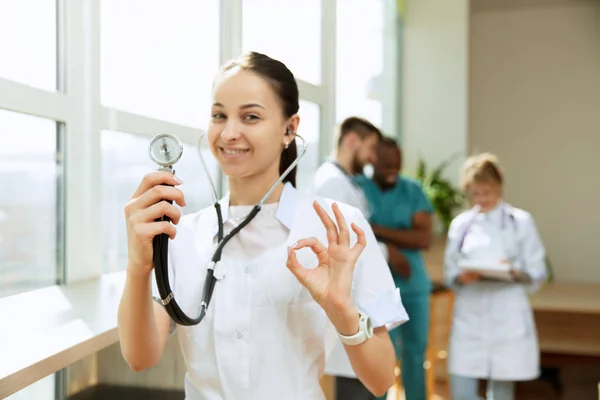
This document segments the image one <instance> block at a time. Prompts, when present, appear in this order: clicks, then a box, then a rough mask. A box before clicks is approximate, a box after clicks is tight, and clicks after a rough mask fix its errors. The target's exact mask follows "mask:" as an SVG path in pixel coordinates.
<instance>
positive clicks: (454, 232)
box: [444, 217, 463, 289]
mask: <svg viewBox="0 0 600 400" xmlns="http://www.w3.org/2000/svg"><path fill="white" fill-rule="evenodd" d="M462 219H463V218H460V217H456V218H454V219H453V220H452V222H451V223H450V227H449V229H448V237H447V240H446V248H445V250H444V282H445V283H446V285H447V286H449V287H451V288H454V289H456V288H458V287H459V286H460V284H459V283H458V281H457V278H458V275H460V267H459V266H458V245H459V242H460V235H461V229H462V225H463V223H462Z"/></svg>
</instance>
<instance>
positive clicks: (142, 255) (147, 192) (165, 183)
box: [125, 171, 185, 274]
mask: <svg viewBox="0 0 600 400" xmlns="http://www.w3.org/2000/svg"><path fill="white" fill-rule="evenodd" d="M180 184H181V181H180V180H179V179H178V178H177V177H176V176H175V175H173V174H172V173H169V172H164V171H157V172H152V173H150V174H148V175H146V176H145V177H144V179H142V182H141V183H140V185H139V186H138V188H137V189H136V191H135V192H134V193H133V195H132V196H131V199H130V201H129V202H128V203H127V205H126V206H125V219H126V222H127V247H128V251H129V266H128V268H132V269H133V270H134V271H136V272H143V273H148V274H150V273H151V272H152V268H153V261H152V254H153V246H152V240H153V238H154V237H155V236H156V235H159V234H161V233H165V234H167V235H169V237H170V238H171V239H173V238H174V237H175V234H176V229H175V226H173V224H175V225H177V223H178V222H179V219H180V217H181V211H179V209H177V207H175V206H174V205H173V204H172V202H176V203H177V204H179V205H180V206H181V207H184V206H185V200H184V198H183V192H182V191H181V190H179V189H178V188H176V187H175V186H177V185H180ZM165 215H166V216H167V217H169V218H170V219H171V222H172V223H173V224H171V222H169V221H167V220H164V221H157V220H159V219H162V217H163V216H165Z"/></svg>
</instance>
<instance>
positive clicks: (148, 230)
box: [119, 53, 407, 400]
mask: <svg viewBox="0 0 600 400" xmlns="http://www.w3.org/2000/svg"><path fill="white" fill-rule="evenodd" d="M298 108H299V95H298V87H297V85H296V81H295V79H294V76H293V75H292V73H291V72H290V71H289V70H288V69H287V68H286V67H285V65H284V64H282V63H280V62H279V61H276V60H273V59H271V58H269V57H267V56H265V55H262V54H258V53H248V54H246V55H245V56H243V57H241V58H240V59H238V60H236V61H233V62H230V63H228V64H226V65H225V66H224V67H223V69H222V71H221V72H220V74H219V75H218V76H217V78H216V80H215V82H214V87H213V105H212V111H211V121H210V124H209V128H208V142H209V145H210V148H211V151H212V152H213V154H214V156H215V157H216V159H217V161H218V162H219V164H220V165H221V167H222V169H223V172H224V174H225V175H227V177H228V180H229V188H230V192H229V194H228V195H227V196H226V197H225V198H223V199H222V200H221V202H220V204H221V206H222V210H223V220H224V221H225V234H228V233H229V232H230V231H231V230H232V229H233V228H234V227H236V226H237V225H239V223H240V221H241V220H243V219H244V217H245V216H246V215H247V214H248V212H249V211H250V210H251V209H252V207H253V206H254V205H255V204H256V203H258V202H259V200H260V199H261V198H262V197H263V196H264V195H265V193H267V191H268V189H269V187H270V186H271V185H272V184H273V183H274V182H275V181H276V180H277V178H278V177H279V176H280V174H281V173H282V171H285V170H286V169H287V167H288V166H289V165H291V162H292V161H293V160H294V159H295V157H296V152H297V150H296V144H295V141H294V135H295V132H296V131H297V129H298V125H299V116H298ZM180 183H181V182H180V181H179V180H178V179H177V178H176V177H174V176H173V175H171V174H169V173H164V172H156V173H151V174H149V175H148V176H146V177H145V178H144V179H143V180H142V182H141V184H140V185H139V187H138V189H137V190H136V191H135V193H134V194H133V196H132V198H131V201H130V202H129V203H128V205H127V206H126V210H125V211H126V216H127V226H128V245H129V265H128V267H127V280H126V285H125V290H124V293H123V297H122V300H121V304H120V308H119V337H120V342H121V349H122V353H123V356H124V358H125V359H126V361H127V362H128V363H129V365H130V366H131V367H132V368H133V369H134V370H143V369H145V368H148V367H150V366H152V365H154V364H156V363H157V362H158V361H159V360H160V358H161V354H162V351H163V348H164V346H165V343H166V340H167V337H168V336H169V333H170V332H171V331H173V329H175V330H176V332H177V335H178V338H179V342H180V344H181V350H182V353H183V356H184V359H185V363H186V366H187V374H186V379H185V391H186V398H187V399H188V400H225V399H231V400H245V399H248V400H259V399H260V400H275V399H277V400H279V399H282V400H283V399H285V400H295V399H296V400H313V399H316V400H318V399H323V398H324V395H323V392H322V390H321V388H320V385H319V379H320V377H321V375H322V374H323V369H324V366H325V362H326V359H327V356H328V353H329V350H330V349H331V347H332V346H333V344H334V343H336V341H337V340H338V337H339V338H341V339H342V341H343V342H344V343H345V350H346V352H347V354H348V357H349V358H350V360H351V363H352V366H353V368H354V370H355V372H356V374H357V376H358V377H359V378H360V379H361V381H362V382H363V383H364V384H365V386H367V387H368V388H369V389H370V390H371V391H372V392H373V393H374V394H376V395H382V394H383V393H385V391H386V390H387V389H388V388H389V387H390V386H391V385H392V384H393V381H394V364H395V357H394V350H393V346H392V344H391V341H390V338H389V335H388V333H387V330H386V325H387V326H388V327H390V328H391V327H393V326H397V325H398V324H400V323H402V322H404V321H406V320H407V316H406V312H405V310H404V308H403V306H402V302H401V299H400V295H399V292H398V291H397V290H396V288H395V286H394V282H393V280H392V277H391V274H390V272H389V268H388V266H387V263H386V261H385V260H384V258H383V256H382V254H381V252H380V250H379V247H378V246H377V242H376V240H375V236H374V235H373V232H372V230H371V229H370V227H369V224H368V222H367V221H366V220H365V218H364V216H363V215H362V213H360V211H358V210H357V209H356V208H353V207H350V206H348V205H346V204H343V203H339V205H336V204H335V203H334V202H332V201H331V200H327V199H317V198H314V197H311V196H309V195H304V194H302V193H300V192H299V191H296V189H295V172H294V173H292V174H290V175H289V176H288V177H287V178H286V179H285V181H284V183H282V184H280V185H279V186H278V187H277V188H276V190H275V191H274V192H273V194H272V196H271V197H270V198H269V199H268V200H267V202H266V203H265V204H264V205H263V207H262V209H261V211H260V212H259V213H258V214H257V216H256V217H255V218H254V219H253V220H252V221H251V222H250V223H249V224H248V225H247V226H246V227H245V228H244V229H242V230H241V232H240V233H239V234H237V235H236V236H234V237H233V239H231V241H229V242H228V243H227V245H226V246H225V247H224V251H223V255H222V261H221V262H220V263H219V264H218V266H217V268H215V271H214V274H215V277H217V279H218V281H217V282H216V285H215V289H214V296H213V299H212V301H211V302H210V305H209V307H208V311H207V314H206V317H205V318H204V320H202V322H201V323H200V324H198V325H195V326H182V325H177V326H176V327H174V326H173V325H172V323H171V321H170V318H169V315H168V314H167V312H166V311H165V310H164V309H163V308H162V306H161V305H160V304H158V303H157V302H153V301H152V294H153V293H154V294H155V296H158V293H157V290H156V284H155V283H153V278H152V238H153V237H154V236H155V235H157V234H159V233H167V234H168V235H169V236H170V237H171V239H172V240H171V241H170V243H169V272H170V282H171V287H172V288H173V293H174V295H175V298H176V300H177V302H178V304H179V305H180V306H181V308H182V309H183V311H184V312H186V314H188V315H192V316H195V315H196V313H197V310H198V306H199V305H200V301H201V299H200V296H201V293H202V288H203V285H204V280H205V276H206V271H207V267H208V265H209V263H210V258H211V256H212V253H213V250H214V244H215V242H214V241H215V235H216V233H217V226H218V225H217V222H218V221H217V216H216V215H215V210H214V208H213V207H208V208H206V209H203V210H201V211H199V212H196V213H193V214H189V215H185V216H183V217H181V214H180V211H179V210H178V209H177V208H176V207H174V206H172V205H170V204H169V203H167V202H165V201H161V199H167V200H172V201H174V202H176V203H177V204H179V205H180V206H184V205H185V200H184V197H183V194H182V192H181V191H180V190H178V188H176V187H169V186H164V185H165V184H167V185H175V186H177V185H179V184H180ZM165 214H166V215H167V216H169V217H170V218H171V220H172V221H173V224H174V225H172V224H169V223H164V222H163V223H159V222H154V221H155V219H156V218H159V217H160V216H162V215H165ZM334 221H335V222H334ZM369 321H370V323H369ZM370 326H372V327H373V329H372V330H371V329H370ZM332 333H333V335H332ZM351 337H352V338H351Z"/></svg>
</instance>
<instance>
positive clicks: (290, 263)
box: [285, 247, 308, 285]
mask: <svg viewBox="0 0 600 400" xmlns="http://www.w3.org/2000/svg"><path fill="white" fill-rule="evenodd" d="M285 265H286V266H287V267H288V269H289V270H290V271H291V272H292V274H294V276H295V277H296V279H298V281H299V282H300V283H301V284H302V285H304V282H305V281H306V274H307V273H308V270H307V269H306V268H304V267H303V266H302V264H300V261H298V258H297V257H296V251H295V250H294V249H293V248H291V247H288V259H287V262H286V263H285Z"/></svg>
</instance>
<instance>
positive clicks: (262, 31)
mask: <svg viewBox="0 0 600 400" xmlns="http://www.w3.org/2000/svg"><path fill="white" fill-rule="evenodd" d="M243 1H244V3H243V7H242V13H243V26H242V29H243V31H242V32H243V34H242V37H243V41H244V42H243V48H244V50H245V51H249V50H254V51H258V52H260V53H264V54H266V55H268V56H269V57H273V58H276V59H278V60H279V61H282V62H283V63H285V64H286V65H287V67H288V68H289V69H290V70H291V71H292V72H293V73H294V76H295V77H296V78H297V79H302V80H304V81H307V82H310V83H314V84H315V85H318V84H320V83H321V0H285V1H274V0H243ZM325 1H330V0H325Z"/></svg>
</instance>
